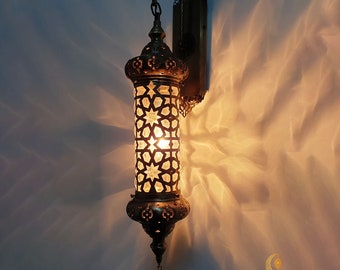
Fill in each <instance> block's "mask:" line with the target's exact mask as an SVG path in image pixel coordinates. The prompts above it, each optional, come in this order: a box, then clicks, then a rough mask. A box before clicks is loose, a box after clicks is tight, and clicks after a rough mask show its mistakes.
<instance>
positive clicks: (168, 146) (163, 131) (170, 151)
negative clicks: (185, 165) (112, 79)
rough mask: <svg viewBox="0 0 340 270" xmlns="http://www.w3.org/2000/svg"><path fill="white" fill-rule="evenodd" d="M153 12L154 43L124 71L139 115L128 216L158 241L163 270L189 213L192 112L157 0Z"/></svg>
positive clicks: (156, 247) (155, 247) (184, 76)
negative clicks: (185, 146) (186, 191)
mask: <svg viewBox="0 0 340 270" xmlns="http://www.w3.org/2000/svg"><path fill="white" fill-rule="evenodd" d="M151 10H152V14H153V15H154V24H153V27H152V29H151V31H150V33H149V37H150V38H151V41H150V42H149V43H148V44H147V45H146V46H145V47H144V49H143V50H142V53H141V55H140V56H137V57H134V58H132V59H130V60H129V61H128V62H127V64H126V66H125V73H126V76H127V77H128V78H129V79H131V81H132V82H133V84H134V112H135V128H134V133H135V181H134V182H135V194H134V195H131V196H132V200H131V201H130V202H129V203H128V205H127V207H126V211H127V214H128V216H129V217H130V218H131V219H133V220H135V221H138V222H139V223H141V224H142V226H143V229H144V230H145V232H146V233H147V234H148V235H149V236H150V237H151V238H152V239H153V241H152V243H151V248H152V250H153V252H154V253H155V255H156V260H157V263H158V269H161V261H162V256H163V253H164V251H165V249H166V243H165V237H166V236H167V235H169V233H171V231H172V230H173V229H174V227H175V223H176V222H177V221H179V220H181V219H183V218H185V217H186V216H187V215H188V213H189V211H190V206H189V203H188V201H187V200H185V199H184V198H183V197H182V196H181V194H180V188H179V181H180V161H179V150H180V121H179V117H180V111H181V112H183V111H185V108H187V107H188V105H187V104H186V102H187V100H188V98H187V97H186V98H185V97H183V95H181V87H182V86H183V83H184V81H185V80H186V79H187V78H188V75H189V70H188V66H187V65H186V64H185V63H184V62H183V61H182V60H180V59H178V58H176V57H175V56H174V55H173V53H172V52H171V50H170V49H169V47H168V46H167V45H166V44H165V43H164V41H163V39H164V38H165V33H164V31H163V29H162V27H161V21H160V15H161V7H160V5H159V4H158V2H157V1H156V0H153V1H152V4H151ZM202 98H203V97H202ZM190 102H192V101H190ZM189 107H190V106H189ZM183 108H184V109H183ZM184 114H185V113H184Z"/></svg>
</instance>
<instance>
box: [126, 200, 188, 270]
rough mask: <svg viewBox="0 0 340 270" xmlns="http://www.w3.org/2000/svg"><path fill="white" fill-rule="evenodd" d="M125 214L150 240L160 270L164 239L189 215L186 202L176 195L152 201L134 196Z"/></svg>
mask: <svg viewBox="0 0 340 270" xmlns="http://www.w3.org/2000/svg"><path fill="white" fill-rule="evenodd" d="M126 212H127V214H128V216H129V217H130V218H131V219H133V220H135V221H138V222H139V223H141V224H142V226H143V229H144V231H145V232H146V233H147V234H148V235H149V236H150V237H151V238H152V243H151V245H150V247H151V249H152V251H153V252H154V254H155V255H156V261H157V264H158V266H159V269H160V265H161V263H162V257H163V254H164V252H165V250H166V247H167V245H166V242H165V238H166V237H167V236H168V235H169V234H170V233H171V232H172V231H173V229H174V227H175V223H176V222H177V221H179V220H181V219H183V218H185V217H186V216H187V215H188V214H189V212H190V205H189V203H188V201H187V200H186V199H184V198H183V197H182V196H180V195H178V194H163V196H160V197H159V198H152V199H150V198H148V196H146V195H140V194H136V195H135V196H133V199H132V200H131V201H130V202H129V203H128V205H127V206H126Z"/></svg>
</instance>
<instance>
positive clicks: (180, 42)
mask: <svg viewBox="0 0 340 270" xmlns="http://www.w3.org/2000/svg"><path fill="white" fill-rule="evenodd" d="M173 53H174V54H175V55H176V57H178V58H179V59H181V60H183V61H184V62H185V63H186V64H187V65H188V67H189V78H188V79H187V80H186V82H185V84H184V86H183V87H182V89H181V91H182V92H181V96H182V105H181V106H182V108H181V113H182V114H183V115H185V114H186V113H188V112H190V111H191V109H192V108H193V107H194V106H195V105H196V104H197V103H199V102H201V101H202V100H203V98H204V95H205V93H206V91H207V60H206V59H207V0H175V1H174V5H173Z"/></svg>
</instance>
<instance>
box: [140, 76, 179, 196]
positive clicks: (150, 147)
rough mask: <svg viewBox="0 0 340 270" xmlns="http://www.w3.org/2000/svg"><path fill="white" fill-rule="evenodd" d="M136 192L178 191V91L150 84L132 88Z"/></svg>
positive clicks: (164, 85) (167, 86) (155, 83)
mask: <svg viewBox="0 0 340 270" xmlns="http://www.w3.org/2000/svg"><path fill="white" fill-rule="evenodd" d="M134 105H135V142H136V166H135V168H136V173H135V188H136V191H137V192H143V193H161V192H177V191H178V190H179V187H178V182H179V180H180V173H179V166H180V164H179V158H178V155H179V149H180V139H179V88H178V87H176V86H172V85H166V84H162V82H160V81H149V83H148V84H142V85H139V86H137V85H136V86H135V103H134Z"/></svg>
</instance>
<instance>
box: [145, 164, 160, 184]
mask: <svg viewBox="0 0 340 270" xmlns="http://www.w3.org/2000/svg"><path fill="white" fill-rule="evenodd" d="M145 173H146V177H147V178H150V179H151V180H152V181H153V180H154V179H155V178H157V179H158V178H159V176H158V175H159V174H160V173H161V172H160V170H158V166H154V165H153V164H151V165H150V166H146V170H145Z"/></svg>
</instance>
